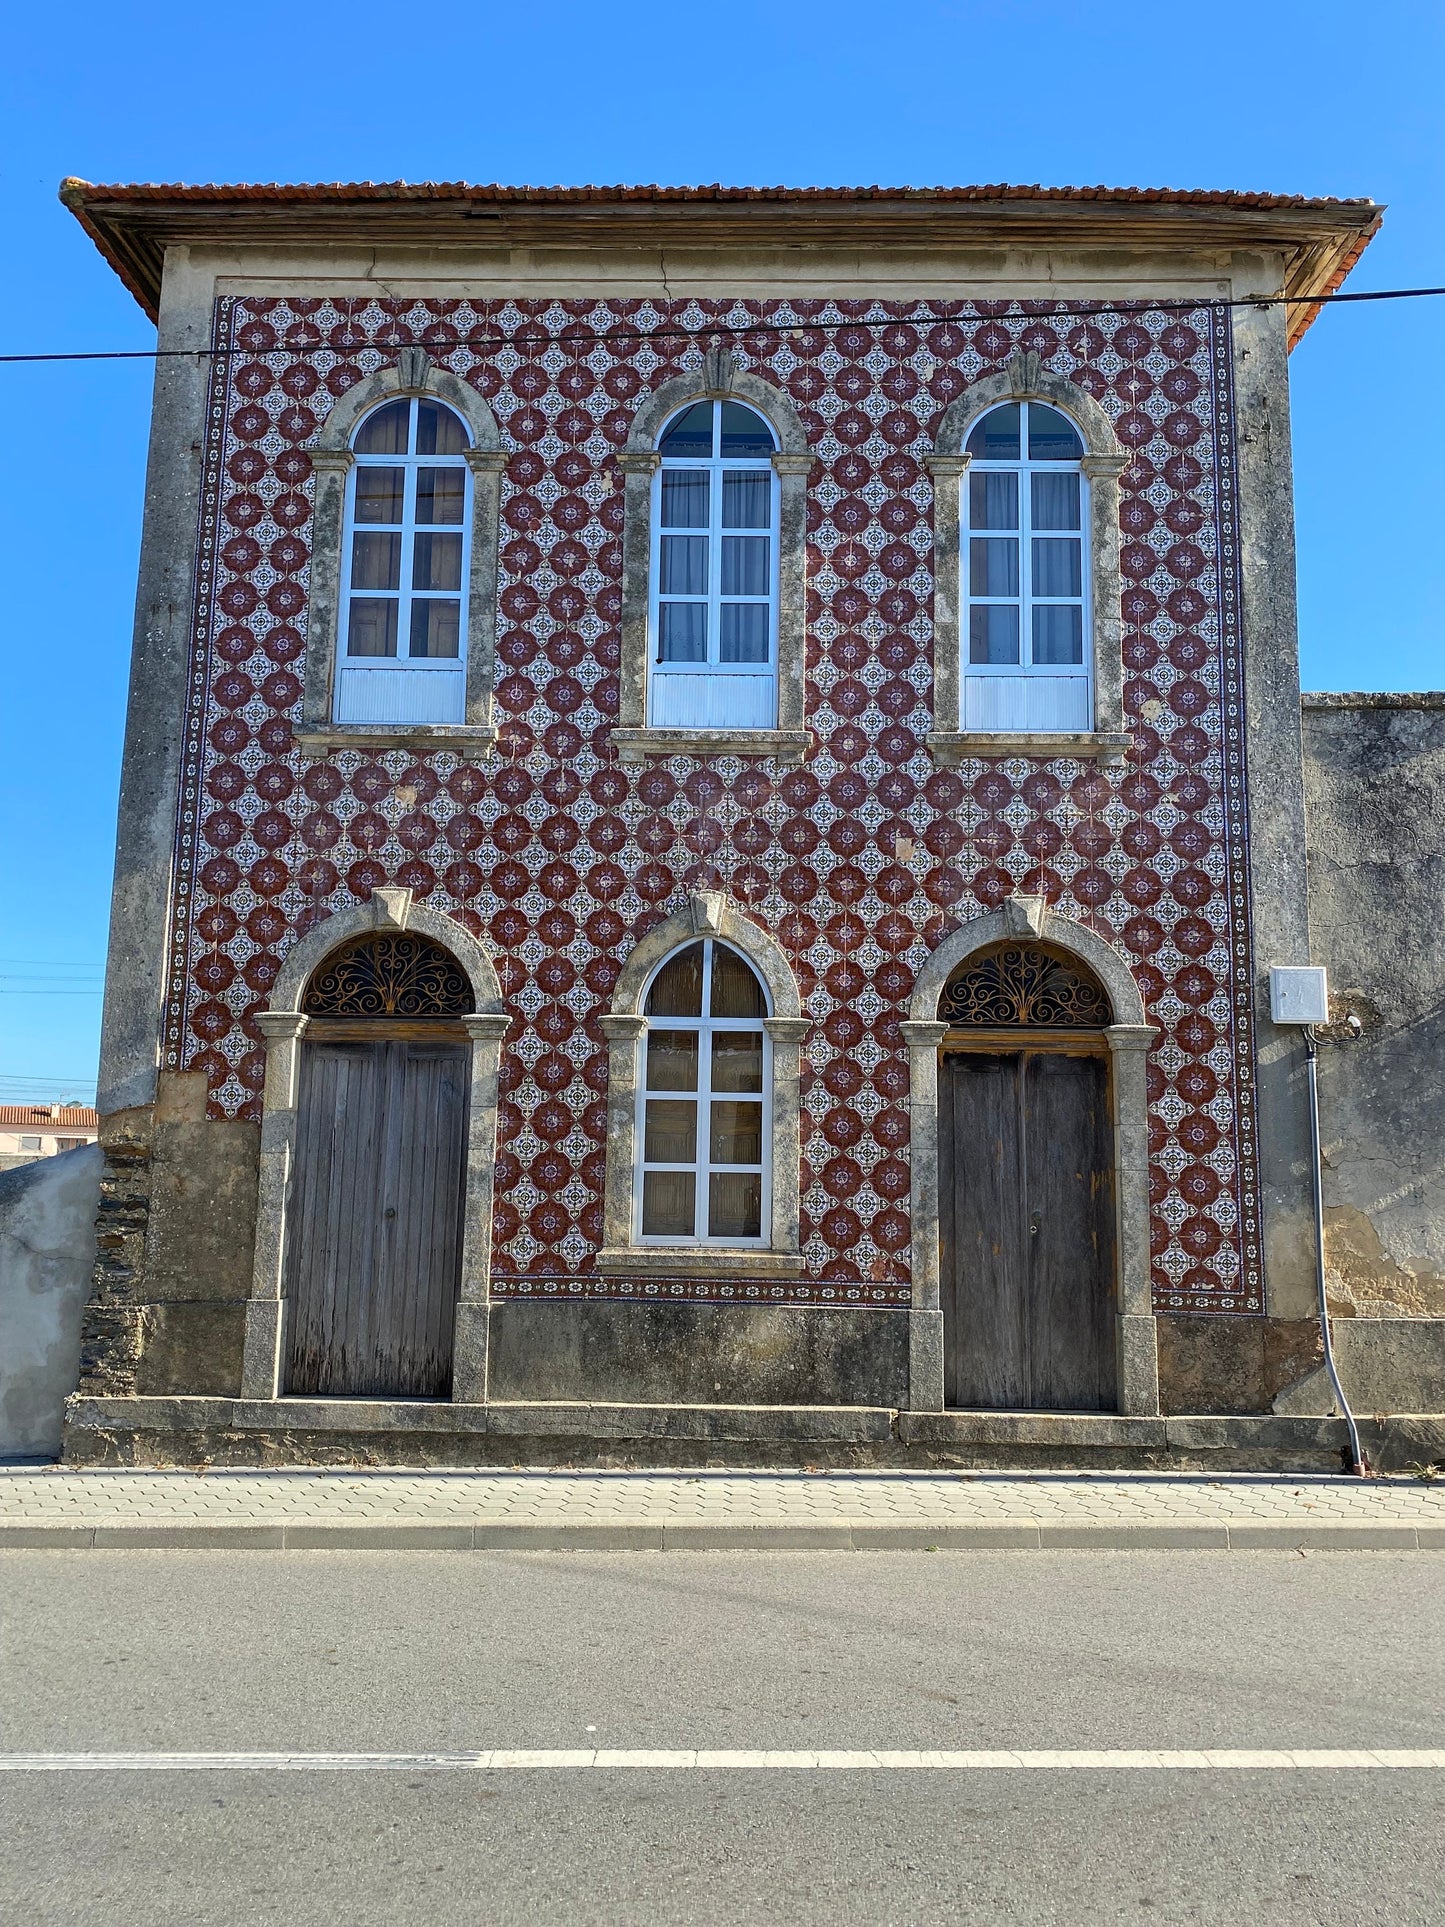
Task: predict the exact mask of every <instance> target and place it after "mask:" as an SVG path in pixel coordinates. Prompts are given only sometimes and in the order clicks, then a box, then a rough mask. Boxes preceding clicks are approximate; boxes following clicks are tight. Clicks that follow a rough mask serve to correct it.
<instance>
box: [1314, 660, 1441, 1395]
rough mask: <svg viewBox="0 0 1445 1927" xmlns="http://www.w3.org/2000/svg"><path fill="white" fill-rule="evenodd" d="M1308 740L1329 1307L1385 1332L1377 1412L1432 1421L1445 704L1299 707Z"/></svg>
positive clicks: (1434, 698) (1318, 701) (1437, 1312)
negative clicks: (1323, 1013) (1322, 1019)
mask: <svg viewBox="0 0 1445 1927" xmlns="http://www.w3.org/2000/svg"><path fill="white" fill-rule="evenodd" d="M1303 725H1304V753H1305V755H1304V773H1305V800H1306V808H1307V811H1308V820H1309V875H1310V944H1311V954H1312V958H1313V961H1315V962H1316V963H1322V964H1324V965H1326V966H1327V967H1328V969H1329V973H1330V992H1331V1000H1330V1009H1331V1016H1332V1019H1333V1021H1332V1023H1331V1024H1330V1026H1329V1029H1328V1030H1327V1031H1326V1032H1325V1033H1323V1035H1322V1037H1321V1043H1320V1063H1319V1076H1320V1103H1321V1123H1322V1136H1323V1142H1324V1185H1325V1225H1326V1262H1327V1277H1328V1289H1329V1298H1330V1307H1331V1310H1332V1311H1333V1312H1334V1313H1335V1314H1336V1315H1337V1316H1338V1317H1339V1318H1340V1319H1342V1320H1343V1319H1359V1320H1371V1321H1375V1320H1378V1321H1381V1322H1380V1329H1379V1330H1378V1331H1374V1332H1372V1333H1371V1334H1370V1339H1371V1343H1370V1345H1369V1347H1368V1350H1369V1353H1370V1356H1371V1358H1372V1360H1373V1364H1372V1369H1371V1370H1370V1371H1369V1372H1368V1374H1366V1377H1367V1378H1368V1381H1369V1382H1368V1386H1365V1385H1364V1384H1363V1383H1362V1385H1361V1387H1360V1388H1359V1389H1360V1390H1361V1391H1362V1392H1363V1391H1365V1390H1368V1392H1369V1393H1370V1395H1371V1402H1372V1403H1378V1402H1380V1401H1384V1403H1385V1405H1386V1406H1387V1407H1388V1408H1389V1409H1392V1410H1396V1411H1402V1410H1404V1411H1408V1410H1422V1409H1431V1408H1430V1407H1429V1406H1421V1405H1419V1404H1418V1403H1416V1400H1417V1399H1419V1398H1420V1397H1425V1396H1428V1395H1429V1392H1430V1389H1431V1387H1432V1386H1433V1387H1434V1390H1435V1395H1436V1396H1437V1397H1438V1395H1439V1390H1440V1386H1439V1382H1438V1381H1439V1379H1440V1371H1439V1354H1440V1339H1441V1332H1440V1331H1434V1332H1432V1331H1429V1330H1426V1329H1422V1328H1421V1327H1420V1325H1419V1321H1421V1320H1432V1321H1433V1320H1445V1080H1442V1071H1445V915H1442V912H1445V828H1442V826H1445V692H1440V691H1431V692H1428V693H1425V694H1421V695H1323V696H1319V695H1307V696H1305V697H1304V698H1303ZM1398 1321H1409V1322H1406V1323H1403V1324H1401V1323H1400V1322H1398ZM1358 1336H1359V1340H1360V1341H1361V1342H1358V1343H1355V1344H1354V1345H1352V1347H1351V1349H1352V1351H1357V1352H1359V1353H1360V1355H1361V1357H1362V1358H1363V1356H1364V1353H1365V1349H1366V1348H1365V1347H1364V1345H1363V1342H1362V1341H1363V1338H1364V1334H1363V1333H1361V1334H1359V1335H1358ZM1382 1347H1383V1354H1384V1355H1382V1356H1377V1354H1381V1348H1382ZM1432 1361H1433V1362H1432ZM1417 1381H1419V1382H1418V1384H1417ZM1346 1389H1347V1390H1354V1389H1355V1388H1354V1387H1352V1386H1350V1385H1347V1386H1346Z"/></svg>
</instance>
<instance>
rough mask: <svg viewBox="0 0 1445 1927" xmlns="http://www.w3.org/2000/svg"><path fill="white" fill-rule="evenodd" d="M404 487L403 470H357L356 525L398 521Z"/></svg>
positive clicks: (404, 476) (404, 477) (404, 474)
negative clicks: (357, 523)
mask: <svg viewBox="0 0 1445 1927" xmlns="http://www.w3.org/2000/svg"><path fill="white" fill-rule="evenodd" d="M405 487H406V470H405V469H404V468H359V469H357V471H356V519H357V521H358V522H399V521H400V520H401V504H402V496H403V492H404V490H405Z"/></svg>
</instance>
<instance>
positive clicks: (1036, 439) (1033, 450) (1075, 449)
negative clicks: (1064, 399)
mask: <svg viewBox="0 0 1445 1927" xmlns="http://www.w3.org/2000/svg"><path fill="white" fill-rule="evenodd" d="M1083 452H1084V444H1083V443H1082V442H1081V441H1080V440H1079V431H1078V429H1077V428H1075V426H1074V424H1073V423H1072V422H1071V421H1070V420H1069V418H1068V416H1067V415H1061V414H1060V413H1059V411H1058V410H1057V409H1056V408H1045V407H1044V405H1043V403H1042V402H1038V401H1031V402H1030V403H1029V460H1030V461H1031V462H1076V461H1078V459H1079V457H1080V456H1081V455H1082V454H1083Z"/></svg>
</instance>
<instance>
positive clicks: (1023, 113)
mask: <svg viewBox="0 0 1445 1927" xmlns="http://www.w3.org/2000/svg"><path fill="white" fill-rule="evenodd" d="M6 54H7V60H6V68H7V72H6V75H5V77H4V80H3V83H0V85H3V89H4V93H3V95H0V129H3V133H0V143H3V149H0V166H3V170H4V172H3V183H4V192H5V208H6V212H7V216H8V226H9V246H8V248H7V269H8V273H7V280H8V283H9V286H10V288H11V296H10V299H9V301H8V302H7V304H6V305H5V308H4V312H3V319H0V351H4V352H12V353H17V352H25V351H39V350H51V351H55V350H66V349H72V350H73V349H85V348H144V347H147V346H149V345H151V341H152V331H151V329H150V326H149V324H148V323H147V321H146V320H145V317H144V316H143V315H142V314H141V312H140V310H139V309H138V308H137V307H136V306H135V305H134V303H133V302H132V300H131V298H130V296H129V295H127V294H126V292H125V291H124V289H123V288H122V287H121V286H120V284H119V282H117V281H116V280H115V279H114V277H113V276H112V275H111V274H110V272H109V270H108V269H107V268H105V267H104V265H103V264H102V262H101V261H100V258H99V257H98V255H97V254H96V253H95V251H94V249H93V248H92V247H91V245H90V243H89V242H88V241H87V240H86V238H85V236H84V235H83V234H82V233H81V231H80V229H79V228H78V227H77V226H76V224H75V223H74V221H73V220H72V219H71V218H70V216H69V215H67V214H66V213H65V212H64V210H63V209H62V208H61V207H60V205H59V204H58V202H57V201H56V199H55V189H56V185H57V183H58V182H59V180H60V179H61V177H62V176H64V175H66V174H79V175H82V176H85V177H86V178H88V179H90V180H94V181H130V180H152V181H175V180H186V181H204V180H215V181H236V180H251V181H254V180H361V179H373V180H391V179H397V178H401V179H408V180H427V179H440V180H457V179H465V180H472V181H507V182H530V183H552V182H567V183H572V182H579V181H595V182H613V181H666V182H673V183H676V182H695V181H725V182H729V183H768V184H771V183H775V182H784V183H788V184H790V185H816V184H833V183H847V184H852V183H857V182H880V183H885V184H888V185H899V184H910V185H932V184H934V183H938V182H948V183H954V182H989V181H1043V182H1048V183H1051V184H1061V183H1072V184H1077V183H1094V182H1104V183H1108V184H1111V185H1119V184H1130V183H1133V184H1147V185H1151V186H1159V185H1166V186H1173V187H1232V188H1254V189H1267V190H1273V191H1279V192H1288V193H1305V194H1338V195H1369V196H1372V197H1373V198H1374V199H1375V200H1378V201H1384V202H1388V203H1389V209H1390V211H1389V214H1388V215H1387V217H1386V223H1385V227H1384V230H1383V232H1382V233H1381V235H1380V236H1379V237H1378V238H1377V239H1376V241H1375V242H1374V243H1373V245H1372V246H1371V248H1370V249H1369V252H1368V254H1367V255H1366V257H1365V260H1364V262H1363V263H1362V265H1361V267H1360V268H1359V269H1358V270H1357V271H1356V274H1355V277H1354V280H1353V281H1352V283H1351V285H1352V286H1354V287H1380V288H1383V287H1413V286H1423V285H1436V284H1441V283H1445V211H1442V210H1445V178H1442V176H1445V162H1442V155H1445V145H1442V142H1441V138H1440V126H1441V120H1442V108H1445V98H1442V82H1441V76H1442V55H1445V9H1442V8H1441V6H1440V5H1439V0H1377V3H1376V4H1375V5H1373V6H1372V7H1371V8H1369V9H1368V11H1367V12H1362V10H1361V9H1360V8H1359V7H1358V5H1345V4H1342V0H1311V3H1310V4H1299V0H1277V4H1275V5H1274V6H1272V7H1260V6H1259V5H1258V4H1257V0H1253V3H1251V4H1242V0H1211V4H1210V5H1208V6H1196V7H1192V8H1179V7H1161V8H1158V9H1146V8H1143V7H1134V8H1128V9H1105V8H1102V7H1096V6H1089V5H1085V4H1083V3H1082V0H1074V4H1071V5H1062V4H1057V3H1056V0H1047V3H1046V0H1012V3H1010V0H987V3H985V0H913V4H912V5H911V6H908V7H898V6H891V7H890V6H882V7H877V6H869V5H864V4H861V0H833V4H831V5H827V6H824V5H821V4H818V0H793V3H792V4H791V5H789V6H787V7H780V6H778V5H777V4H776V0H770V3H769V4H759V3H758V0H736V3H735V4H734V5H732V6H731V7H729V8H726V9H722V10H719V9H717V8H698V9H687V8H679V7H677V6H676V5H657V4H650V3H649V4H628V3H627V0H622V4H620V5H619V4H614V5H612V6H610V7H606V8H600V7H596V6H583V5H579V4H577V0H551V4H550V5H548V6H546V7H538V6H526V5H519V6H500V5H497V4H496V0H482V3H481V4H473V5H472V6H471V7H469V8H457V9H453V8H433V9H412V8H404V7H403V8H398V7H395V6H386V7H383V6H379V5H375V4H372V0H349V3H348V4H347V5H345V6H339V5H335V4H332V3H331V0H313V4H312V5H310V6H308V7H307V8H305V9H304V10H303V9H292V10H287V11H285V12H281V11H278V10H277V9H274V8H254V9H248V8H244V7H231V8H227V9H217V10H216V11H215V12H212V11H210V10H209V9H207V10H202V9H198V8H196V7H195V6H193V5H192V6H187V7H186V8H185V9H181V8H179V7H174V6H169V5H165V4H157V5H148V6H145V7H137V6H133V5H124V4H122V5H107V6H105V7H101V6H98V5H94V4H87V3H86V0H82V4H80V5H78V6H75V7H72V8H71V9H70V11H69V12H67V13H66V14H64V15H63V16H56V15H51V14H49V13H48V12H47V11H46V10H44V9H39V10H35V9H32V10H29V11H27V12H25V13H23V14H21V15H20V16H18V17H17V19H16V21H15V22H14V23H13V24H12V27H11V28H10V30H9V32H8V34H7V47H6ZM1442 345H1445V300H1439V301H1418V302H1391V303H1382V304H1380V305H1378V306H1371V305H1366V306H1358V307H1354V306H1352V307H1347V308H1343V309H1340V308H1337V309H1335V310H1333V311H1332V312H1327V313H1326V315H1325V316H1324V317H1323V318H1322V319H1321V320H1320V321H1318V322H1317V323H1316V324H1315V326H1314V328H1313V330H1312V331H1311V333H1310V334H1309V335H1308V336H1307V338H1306V340H1305V342H1304V343H1303V345H1302V346H1301V347H1300V348H1299V349H1298V350H1297V351H1296V353H1295V356H1294V359H1293V378H1294V429H1295V462H1296V477H1297V487H1298V516H1299V538H1300V551H1299V573H1300V614H1301V635H1302V646H1303V658H1304V681H1305V684H1306V687H1313V688H1322V689H1412V688H1432V687H1439V686H1440V685H1441V684H1442V683H1445V665H1442V652H1441V616H1442V603H1445V544H1442V543H1441V542H1440V540H1439V538H1438V535H1437V534H1436V532H1435V531H1436V527H1437V517H1436V513H1435V502H1434V496H1435V493H1436V492H1437V491H1438V487H1439V484H1438V481H1433V480H1432V478H1433V477H1435V476H1437V475H1438V455H1437V449H1438V445H1439V442H1440V436H1439V435H1438V434H1437V433H1436V432H1435V431H1434V430H1430V431H1429V432H1428V433H1426V432H1425V431H1424V430H1421V429H1420V428H1419V420H1420V415H1421V411H1422V409H1424V407H1425V403H1426V401H1427V400H1428V397H1429V395H1430V394H1431V393H1432V392H1433V387H1434V384H1433V383H1432V382H1430V381H1429V380H1423V379H1421V374H1422V373H1423V370H1424V369H1425V368H1426V367H1429V366H1431V365H1433V364H1434V363H1435V362H1436V361H1438V359H1439V357H1440V355H1441V351H1442ZM149 388H150V371H149V368H148V367H147V365H146V364H143V363H139V364H138V363H112V364H108V365H107V364H90V365H87V364H84V363H80V364H63V363H62V364H58V365H55V366H42V367H38V368H35V367H32V368H15V367H9V368H6V367H0V407H3V410H4V419H5V421H6V423H7V426H8V433H7V437H6V441H7V446H8V447H9V449H10V451H11V459H10V460H9V461H8V462H7V463H6V464H5V465H4V467H3V469H0V490H3V492H4V498H5V499H4V503H3V512H0V530H3V539H4V541H5V544H6V547H7V550H8V556H7V568H6V579H7V581H8V582H9V583H10V585H11V586H10V593H9V595H8V596H7V598H6V601H5V607H4V613H3V621H4V626H5V636H4V651H5V663H6V673H5V679H4V685H3V687H4V695H3V698H0V729H3V755H0V788H3V794H0V823H3V825H4V826H5V831H4V835H3V839H0V906H3V909H0V1101H11V1102H13V1101H16V1100H19V1099H28V1098H30V1097H31V1096H36V1097H40V1096H44V1097H46V1098H49V1097H52V1096H59V1095H69V1094H72V1093H79V1092H82V1091H85V1090H86V1089H87V1087H88V1086H93V1080H94V1075H95V1055H96V1038H97V1034H98V1027H99V1016H100V998H99V996H98V994H96V992H97V989H98V986H99V983H100V975H99V968H100V965H101V963H102V961H103V958H104V952H105V931H106V919H107V906H108V895H109V887H110V867H111V847H112V837H113V832H114V822H115V805H116V794H117V787H118V781H119V761H120V744H121V730H122V724H123V714H124V700H125V684H126V672H127V656H128V652H129V645H130V625H131V609H132V596H133V590H134V577H135V564H136V549H137V543H138V541H139V532H140V506H141V489H142V481H143V464H144V455H145V438H146V413H147V405H148V396H149ZM1422 437H1423V439H1422ZM22 451H23V452H24V453H23V459H20V457H21V452H22ZM1387 560H1388V561H1389V562H1390V564H1391V566H1390V567H1389V568H1386V567H1385V566H1384V564H1385V562H1386V561H1387Z"/></svg>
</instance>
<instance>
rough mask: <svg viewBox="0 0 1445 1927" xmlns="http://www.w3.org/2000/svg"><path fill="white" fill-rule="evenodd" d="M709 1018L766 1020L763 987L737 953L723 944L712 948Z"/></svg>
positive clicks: (766, 1008) (716, 944)
mask: <svg viewBox="0 0 1445 1927" xmlns="http://www.w3.org/2000/svg"><path fill="white" fill-rule="evenodd" d="M711 1002H712V1015H713V1016H714V1017H765V1016H766V1015H767V1010H768V1007H767V1004H766V1003H765V1001H764V999H763V987H762V985H761V984H760V983H759V982H758V980H757V978H756V977H755V976H754V975H753V973H752V971H751V969H750V968H749V967H748V965H747V964H745V963H744V962H743V960H742V958H741V957H740V956H739V955H738V953H737V952H736V950H729V949H728V948H727V946H726V945H725V944H720V943H715V944H714V945H713V947H712V999H711Z"/></svg>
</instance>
